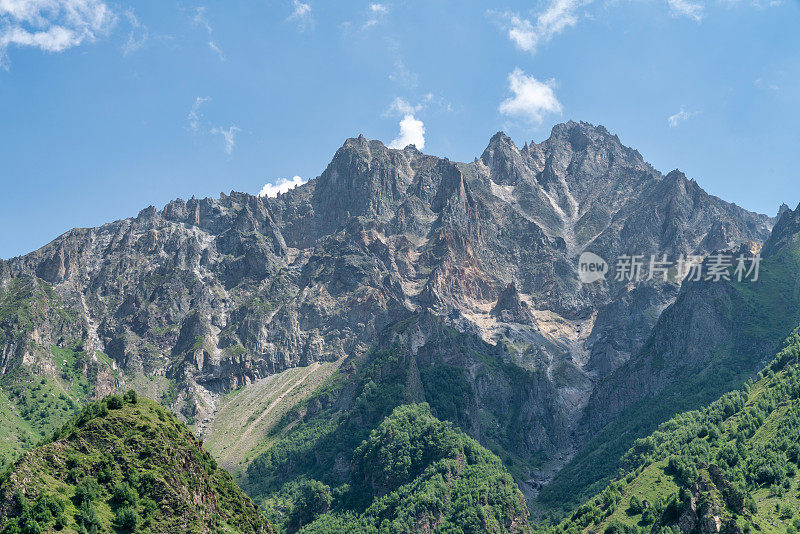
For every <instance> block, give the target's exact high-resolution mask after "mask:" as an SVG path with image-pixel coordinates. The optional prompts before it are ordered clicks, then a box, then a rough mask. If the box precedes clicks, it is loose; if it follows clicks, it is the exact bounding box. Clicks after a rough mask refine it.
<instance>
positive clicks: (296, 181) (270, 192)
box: [258, 176, 308, 197]
mask: <svg viewBox="0 0 800 534" xmlns="http://www.w3.org/2000/svg"><path fill="white" fill-rule="evenodd" d="M306 182H308V180H306V179H304V178H301V177H299V176H294V177H292V179H291V180H288V179H286V178H280V179H279V180H277V181H276V182H273V183H268V184H264V187H262V188H261V191H260V192H259V193H258V196H260V197H277V196H278V195H279V194H280V193H286V192H287V191H289V190H290V189H294V188H295V187H297V186H298V185H303V184H304V183H306Z"/></svg>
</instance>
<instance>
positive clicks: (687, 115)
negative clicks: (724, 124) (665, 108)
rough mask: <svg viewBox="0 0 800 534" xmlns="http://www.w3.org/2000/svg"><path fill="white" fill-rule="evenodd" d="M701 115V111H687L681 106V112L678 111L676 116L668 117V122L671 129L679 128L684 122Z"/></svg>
mask: <svg viewBox="0 0 800 534" xmlns="http://www.w3.org/2000/svg"><path fill="white" fill-rule="evenodd" d="M699 114H700V112H699V111H686V109H684V107H683V106H681V109H680V111H678V112H677V113H676V114H675V115H670V116H669V117H667V122H668V123H669V127H670V128H677V127H678V126H680V124H681V123H682V122H685V121H688V120H689V119H691V118H692V117H696V116H697V115H699Z"/></svg>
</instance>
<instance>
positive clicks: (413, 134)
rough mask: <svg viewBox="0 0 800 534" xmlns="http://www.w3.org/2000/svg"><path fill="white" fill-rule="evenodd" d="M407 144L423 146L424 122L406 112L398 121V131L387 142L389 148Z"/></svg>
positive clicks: (400, 147)
mask: <svg viewBox="0 0 800 534" xmlns="http://www.w3.org/2000/svg"><path fill="white" fill-rule="evenodd" d="M408 145H414V146H415V147H416V148H417V149H419V150H422V149H423V148H425V124H424V123H423V122H422V121H421V120H419V119H417V118H416V117H414V115H412V114H407V115H405V116H404V117H403V119H402V120H401V121H400V133H399V134H398V136H397V137H395V138H394V139H392V142H391V143H389V148H396V149H402V148H405V147H407V146H408Z"/></svg>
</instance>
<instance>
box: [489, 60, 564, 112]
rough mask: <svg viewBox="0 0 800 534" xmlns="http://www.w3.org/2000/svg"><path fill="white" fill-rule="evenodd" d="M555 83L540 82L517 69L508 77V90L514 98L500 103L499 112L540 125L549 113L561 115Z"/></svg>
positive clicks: (549, 81)
mask: <svg viewBox="0 0 800 534" xmlns="http://www.w3.org/2000/svg"><path fill="white" fill-rule="evenodd" d="M554 87H555V81H554V80H548V81H546V82H540V81H539V80H537V79H536V78H534V77H533V76H528V75H527V74H525V72H524V71H523V70H522V69H520V68H516V69H514V71H513V72H512V73H511V74H509V75H508V89H509V91H511V93H512V96H510V97H509V98H507V99H505V100H503V102H501V103H500V107H499V108H498V110H499V111H500V113H502V114H503V115H507V116H509V117H521V118H522V119H524V120H526V121H528V122H530V123H533V124H539V123H541V122H542V120H543V119H544V116H545V115H546V114H549V113H561V109H562V108H561V103H560V102H559V101H558V99H557V98H556V94H555V91H554Z"/></svg>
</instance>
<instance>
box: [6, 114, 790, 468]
mask: <svg viewBox="0 0 800 534" xmlns="http://www.w3.org/2000/svg"><path fill="white" fill-rule="evenodd" d="M773 222H774V221H773V220H772V219H771V218H769V217H767V216H764V215H758V214H754V213H750V212H747V211H745V210H743V209H741V208H739V207H737V206H735V205H732V204H728V203H726V202H723V201H722V200H720V199H718V198H716V197H713V196H710V195H708V194H707V193H705V192H704V191H703V190H702V189H701V188H700V187H699V186H698V185H697V183H696V182H694V181H692V180H688V179H687V178H686V177H685V176H684V175H683V174H682V173H680V172H678V171H673V172H671V173H669V174H668V175H666V176H664V175H662V174H660V173H659V172H658V171H656V170H654V169H653V168H652V167H651V166H650V165H648V164H647V163H646V162H645V161H644V160H643V159H642V157H641V155H640V154H639V153H638V152H637V151H635V150H633V149H630V148H628V147H625V146H623V145H622V144H621V143H620V140H619V138H618V137H617V136H615V135H612V134H610V133H609V132H608V131H606V129H605V128H603V127H602V126H592V125H590V124H587V123H575V122H569V123H566V124H560V125H557V126H555V127H554V128H553V131H552V134H551V136H550V137H549V138H548V139H547V140H545V141H544V142H542V143H540V144H536V143H531V144H530V145H528V144H526V145H525V146H524V147H523V148H522V149H521V150H520V149H519V148H517V147H516V146H515V145H514V143H513V142H512V141H511V140H510V139H509V138H508V137H507V136H505V134H502V133H498V134H496V135H495V136H493V137H492V139H491V140H490V142H489V145H488V147H487V148H486V150H485V151H484V152H483V154H482V155H481V157H480V158H479V159H476V160H475V161H474V162H473V163H469V164H465V163H455V162H451V161H449V160H447V159H441V158H437V157H433V156H429V155H425V154H422V153H420V152H419V151H417V150H416V149H415V148H414V147H407V148H405V149H403V150H393V149H389V148H387V147H386V146H384V145H383V144H382V143H380V142H378V141H370V140H367V139H365V138H364V137H363V136H361V137H358V138H356V139H348V140H347V141H346V142H345V143H344V145H343V146H342V147H341V148H340V149H339V150H338V151H337V152H336V154H335V156H334V157H333V160H332V161H331V163H330V164H329V165H328V167H327V168H326V169H325V171H324V172H323V173H322V174H321V175H320V176H319V177H318V178H316V179H314V180H311V181H309V182H308V183H307V184H305V185H303V186H300V187H298V188H296V189H294V190H292V191H290V192H288V193H285V194H282V195H280V196H278V197H277V198H259V197H255V196H251V195H247V194H243V193H231V194H230V195H225V194H222V195H221V197H220V198H218V199H203V200H198V199H194V198H193V199H191V200H189V201H183V200H176V201H173V202H171V203H169V204H168V205H167V206H165V207H164V208H163V209H161V210H157V209H156V208H154V207H150V208H147V209H145V210H143V211H142V212H141V213H140V214H139V215H138V216H137V217H136V218H132V219H126V220H122V221H117V222H114V223H110V224H107V225H104V226H101V227H99V228H93V229H77V230H72V231H70V232H68V233H66V234H64V235H63V236H61V237H59V238H58V239H56V240H55V241H53V242H52V243H50V244H49V245H47V246H45V247H43V248H42V249H40V250H38V251H36V252H33V253H31V254H28V255H26V256H23V257H19V258H14V259H11V260H8V261H7V262H5V263H2V264H0V286H3V287H5V286H7V285H8V284H10V283H12V281H13V280H32V279H34V278H38V279H41V280H43V281H45V282H46V283H47V284H49V286H51V287H52V288H54V289H55V292H56V293H57V294H58V295H59V297H60V298H61V299H62V300H63V301H64V302H66V303H69V306H70V311H71V313H73V314H75V316H76V317H77V323H79V324H82V325H83V327H81V328H82V333H81V335H80V336H79V337H82V338H83V339H84V341H85V344H86V346H87V347H90V348H91V349H92V350H95V351H98V352H103V353H105V354H107V355H108V356H109V357H110V358H111V359H112V361H113V362H114V365H115V366H117V367H118V368H119V369H120V370H121V372H122V375H121V376H122V381H123V382H126V381H127V382H131V383H132V382H134V381H135V377H140V376H147V377H160V378H162V379H163V384H166V385H164V386H163V387H164V388H165V389H164V391H161V392H160V393H163V394H164V395H165V399H166V400H167V401H169V402H170V403H171V404H172V407H173V408H174V409H175V410H176V412H177V413H179V415H180V416H181V417H182V418H183V419H184V420H189V421H193V422H195V423H197V429H198V430H199V431H200V432H201V433H202V431H203V429H204V428H205V425H206V424H207V423H208V421H209V420H210V419H211V418H212V417H213V416H214V412H215V406H216V399H217V398H218V396H219V395H220V394H221V393H224V392H227V391H230V390H232V389H234V388H237V387H241V386H244V385H247V384H249V383H251V382H252V381H254V380H257V379H259V378H262V377H265V376H267V375H270V374H272V373H276V372H279V371H281V370H284V369H287V368H290V367H295V366H304V365H308V364H309V363H310V362H313V361H322V360H336V359H340V358H344V357H348V356H358V355H361V354H364V353H366V352H367V351H368V350H370V348H371V347H372V346H373V345H374V344H375V342H376V340H377V339H378V338H379V336H380V335H381V333H382V332H384V331H385V330H386V328H387V326H388V325H391V324H393V323H395V322H397V321H398V320H401V319H404V318H405V317H407V316H408V314H410V313H417V312H425V313H430V314H433V315H436V316H439V317H441V318H442V319H443V320H444V321H445V322H446V323H448V324H449V325H451V326H453V327H455V328H457V329H458V330H460V331H461V332H463V333H465V334H469V335H474V336H476V338H480V339H481V340H483V341H485V342H488V343H490V344H501V345H504V346H506V347H508V348H509V349H510V352H509V356H508V359H509V360H510V361H511V362H512V363H513V364H515V365H517V366H519V367H522V368H526V369H530V370H542V373H543V376H544V377H545V380H546V381H547V382H548V384H547V387H544V386H543V385H542V386H537V387H536V388H535V390H536V391H538V392H540V393H539V394H540V395H541V397H540V398H537V399H535V402H540V403H541V406H551V405H552V406H558V407H559V409H558V410H557V411H555V412H554V413H553V418H554V419H555V420H554V421H552V424H549V423H548V425H547V427H546V428H544V429H542V428H538V427H537V430H536V431H537V432H544V433H547V432H553V433H555V434H557V435H559V436H561V435H567V436H569V435H571V434H572V433H574V432H575V429H576V428H577V424H578V421H579V420H580V419H581V417H582V416H583V413H584V410H585V408H586V405H587V402H588V399H589V396H590V394H591V392H592V391H593V390H594V389H595V386H596V384H598V383H602V382H603V380H604V379H605V377H606V376H608V375H610V374H611V373H613V372H614V371H615V370H616V369H618V368H619V366H620V365H623V364H624V363H625V362H626V361H628V359H629V358H630V357H631V355H632V354H635V353H637V352H638V351H639V349H640V348H641V347H642V346H643V345H644V342H645V340H646V338H647V335H648V334H649V332H650V330H651V329H652V327H653V325H654V324H655V322H656V320H657V319H658V317H659V315H660V313H661V311H662V310H663V309H664V308H666V307H667V306H668V305H669V304H671V303H672V302H673V301H674V300H675V298H676V295H677V293H678V286H677V285H676V284H675V283H671V282H660V281H641V282H635V283H634V282H632V283H627V282H624V281H623V282H616V281H614V280H613V279H611V278H613V277H609V278H610V279H609V280H608V281H607V282H598V283H595V284H582V283H581V282H580V281H579V279H578V277H577V270H576V265H577V257H578V256H579V255H580V253H581V252H583V251H592V252H594V253H596V254H598V255H600V256H601V257H604V258H605V259H606V260H608V261H609V262H611V261H613V260H614V259H615V258H617V257H619V256H620V255H622V254H633V253H636V254H642V255H645V256H646V257H648V258H649V256H650V255H651V254H659V255H661V254H669V255H677V254H688V253H692V254H704V253H709V252H711V251H713V250H715V249H719V248H730V247H736V246H739V245H741V244H743V243H747V242H751V241H754V242H759V243H760V242H762V241H763V240H765V239H766V238H767V236H768V235H769V232H770V230H771V227H772V225H773ZM42 326H43V327H45V325H42ZM54 344H55V345H58V341H57V340H56V341H55V342H54ZM0 345H2V347H0V348H2V354H3V355H4V356H3V358H4V360H3V361H4V362H5V363H4V366H5V369H6V371H5V372H7V369H8V368H10V367H12V366H24V365H26V363H25V358H24V355H21V354H19V349H14V350H13V351H12V350H11V349H10V348H9V347H10V345H9V342H8V341H7V340H6V338H5V337H3V338H0ZM39 346H40V349H39V351H40V353H41V354H40V358H45V357H46V353H47V346H46V345H45V344H40V345H39ZM9 351H11V352H13V353H14V354H15V356H13V357H12V358H9V357H6V356H5V355H6V354H7V353H9ZM169 384H171V386H169V387H168V386H167V385H169ZM533 412H535V410H532V413H533ZM550 427H552V428H550ZM564 429H566V430H564ZM525 439H526V440H527V442H528V443H530V444H531V448H532V449H535V448H537V447H538V448H540V450H545V451H547V452H550V453H552V454H554V455H556V454H558V453H559V451H560V452H561V453H564V451H566V450H568V449H569V448H570V446H568V445H567V444H565V443H564V440H562V439H560V438H559V439H557V440H552V439H550V440H548V439H543V438H541V436H530V437H526V438H525ZM575 439H578V438H575ZM580 439H583V438H580ZM523 441H525V440H523ZM554 441H555V443H554ZM535 452H537V451H536V450H530V451H528V453H529V454H533V453H535Z"/></svg>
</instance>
